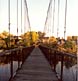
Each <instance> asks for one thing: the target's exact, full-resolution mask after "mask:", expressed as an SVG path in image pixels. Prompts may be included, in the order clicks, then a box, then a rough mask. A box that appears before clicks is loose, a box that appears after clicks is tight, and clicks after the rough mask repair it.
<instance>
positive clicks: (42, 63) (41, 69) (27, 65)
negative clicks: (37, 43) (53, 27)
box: [12, 47, 58, 81]
mask: <svg viewBox="0 0 78 81" xmlns="http://www.w3.org/2000/svg"><path fill="white" fill-rule="evenodd" d="M12 81H58V80H57V77H56V75H55V73H54V72H53V71H52V70H51V67H50V65H49V63H48V61H47V60H46V58H45V56H44V55H43V54H42V52H41V50H40V49H39V48H38V47H36V48H35V49H34V50H33V51H32V53H31V55H30V56H29V57H28V59H27V60H26V61H25V62H24V64H23V66H22V68H21V69H20V70H19V71H18V72H17V73H16V76H15V77H14V78H13V80H12Z"/></svg>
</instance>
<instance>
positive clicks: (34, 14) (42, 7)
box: [0, 0, 78, 37]
mask: <svg viewBox="0 0 78 81" xmlns="http://www.w3.org/2000/svg"><path fill="white" fill-rule="evenodd" d="M57 1H58V0H56V6H55V25H54V26H55V27H54V28H55V29H54V35H55V36H56V34H57V31H56V28H57V25H56V23H57ZM67 1H68V4H67V26H66V30H67V33H66V35H77V36H78V0H67ZM16 2H17V0H11V33H13V34H16V23H17V22H16V15H17V13H16V10H17V9H16V5H17V3H16ZM18 2H19V34H20V32H21V28H20V27H21V26H20V21H21V20H20V15H21V14H20V5H21V4H20V2H21V0H18ZM27 5H28V11H29V19H30V24H31V28H32V30H34V31H43V29H44V24H45V19H46V15H47V9H48V5H49V0H27ZM64 7H65V0H60V16H59V17H60V19H59V27H60V28H59V36H61V37H63V36H64V34H63V32H64V9H65V8H64ZM23 8H24V7H23ZM3 30H6V31H8V0H0V32H2V31H3Z"/></svg>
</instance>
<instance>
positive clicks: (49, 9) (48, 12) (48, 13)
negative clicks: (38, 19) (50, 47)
mask: <svg viewBox="0 0 78 81" xmlns="http://www.w3.org/2000/svg"><path fill="white" fill-rule="evenodd" d="M51 6H52V0H50V3H49V6H48V10H47V16H46V21H45V25H44V31H43V32H46V31H47V29H48V30H49V28H47V27H46V25H47V24H48V19H49V15H50V12H51Z"/></svg>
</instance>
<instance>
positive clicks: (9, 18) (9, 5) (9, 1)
mask: <svg viewBox="0 0 78 81" xmlns="http://www.w3.org/2000/svg"><path fill="white" fill-rule="evenodd" d="M8 19H9V20H8V30H9V47H10V0H8Z"/></svg>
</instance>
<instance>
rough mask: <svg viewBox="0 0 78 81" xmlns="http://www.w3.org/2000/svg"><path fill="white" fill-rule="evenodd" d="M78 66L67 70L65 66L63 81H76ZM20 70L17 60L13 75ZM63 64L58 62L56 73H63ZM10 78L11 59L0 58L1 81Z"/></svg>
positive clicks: (14, 64)
mask: <svg viewBox="0 0 78 81" xmlns="http://www.w3.org/2000/svg"><path fill="white" fill-rule="evenodd" d="M76 66H77V65H76V64H74V65H73V66H71V67H69V68H67V67H66V66H65V65H64V66H63V68H64V69H63V81H76V72H77V67H76ZM17 68H18V62H17V61H16V59H15V60H14V61H13V73H14V74H15V73H16V70H17ZM60 68H61V62H58V64H57V66H56V72H57V74H58V75H60V72H61V69H60ZM9 78H10V60H9V57H0V81H8V80H9Z"/></svg>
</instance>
